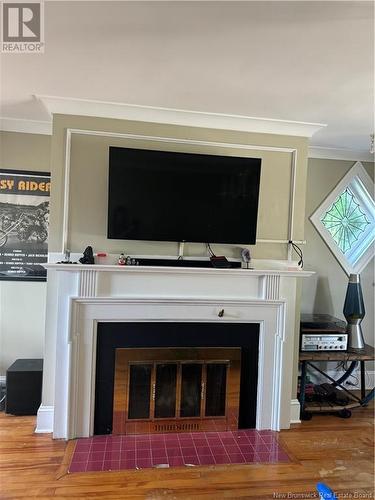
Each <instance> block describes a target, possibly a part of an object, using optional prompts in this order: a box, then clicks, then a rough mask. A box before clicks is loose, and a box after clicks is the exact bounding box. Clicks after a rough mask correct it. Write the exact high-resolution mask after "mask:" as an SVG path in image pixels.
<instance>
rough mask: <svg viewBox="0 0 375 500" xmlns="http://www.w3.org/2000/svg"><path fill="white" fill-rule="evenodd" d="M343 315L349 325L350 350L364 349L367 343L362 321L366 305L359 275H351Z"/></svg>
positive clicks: (347, 329)
mask: <svg viewBox="0 0 375 500" xmlns="http://www.w3.org/2000/svg"><path fill="white" fill-rule="evenodd" d="M343 313H344V316H345V318H346V321H347V323H348V325H347V327H346V331H347V333H348V348H349V349H355V350H361V349H364V348H365V342H364V340H363V334H362V328H361V321H362V320H363V318H364V316H365V305H364V303H363V296H362V288H361V282H360V278H359V274H351V275H350V276H349V283H348V288H347V290H346V297H345V303H344V309H343Z"/></svg>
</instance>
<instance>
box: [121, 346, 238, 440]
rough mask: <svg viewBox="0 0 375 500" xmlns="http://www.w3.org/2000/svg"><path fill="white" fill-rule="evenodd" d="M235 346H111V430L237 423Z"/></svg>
mask: <svg viewBox="0 0 375 500" xmlns="http://www.w3.org/2000/svg"><path fill="white" fill-rule="evenodd" d="M240 372H241V349H240V348H216V347H215V348H178V349H176V348H161V349H159V348H151V349H116V360H115V385H114V398H113V422H112V433H113V434H139V433H140V434H142V433H155V432H156V433H157V432H176V431H179V432H183V431H186V432H191V431H200V430H202V431H203V430H204V431H207V430H233V429H237V428H238V411H239V397H240Z"/></svg>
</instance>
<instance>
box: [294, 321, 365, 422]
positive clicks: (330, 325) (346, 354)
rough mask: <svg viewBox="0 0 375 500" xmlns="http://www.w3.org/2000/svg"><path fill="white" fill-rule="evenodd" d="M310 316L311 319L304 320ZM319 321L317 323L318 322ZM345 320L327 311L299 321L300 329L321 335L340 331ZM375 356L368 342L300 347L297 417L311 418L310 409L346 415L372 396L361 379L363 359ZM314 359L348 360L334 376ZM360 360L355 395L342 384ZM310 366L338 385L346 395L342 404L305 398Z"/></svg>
mask: <svg viewBox="0 0 375 500" xmlns="http://www.w3.org/2000/svg"><path fill="white" fill-rule="evenodd" d="M308 319H310V320H311V321H308ZM319 321H320V323H319ZM344 325H345V323H344V322H342V321H341V320H339V319H337V318H334V317H332V316H328V315H313V316H308V317H307V316H303V317H302V321H301V333H311V332H314V333H318V334H322V335H324V333H328V332H329V331H330V332H332V331H337V332H339V333H340V332H341V333H343V332H344V331H345V330H344ZM374 359H375V350H374V348H373V347H372V346H369V345H367V344H366V346H365V348H364V349H363V350H361V351H354V350H348V351H314V352H312V351H300V353H299V361H300V363H301V383H300V394H299V402H300V405H301V419H302V420H307V419H309V418H311V414H312V413H322V412H335V411H337V412H339V415H340V416H342V417H344V418H345V417H346V418H348V417H350V416H351V409H352V408H356V407H359V406H364V405H366V404H367V403H368V402H369V401H371V399H373V397H374V389H372V390H370V391H369V392H368V393H366V381H365V362H366V361H373V360H374ZM318 361H345V362H351V363H350V366H349V368H348V370H347V371H346V372H345V373H344V374H343V375H342V376H341V377H339V378H337V379H336V380H335V379H334V378H332V377H331V376H330V375H328V374H327V373H326V372H324V371H323V370H321V369H320V368H319V367H317V366H316V365H315V364H313V362H318ZM358 363H359V364H360V381H361V397H358V396H357V394H355V393H354V392H353V391H350V390H348V389H347V387H344V386H343V385H342V384H343V383H344V382H345V380H346V379H347V378H349V377H350V375H351V374H352V372H353V371H354V369H355V368H356V367H357V366H358ZM308 368H310V369H313V370H315V371H317V372H318V373H320V374H321V375H323V376H324V377H325V378H326V379H327V380H329V381H330V382H331V384H332V386H333V387H340V388H341V389H342V390H343V391H345V393H346V394H347V395H348V396H349V398H350V401H349V403H348V404H346V405H345V406H339V405H337V404H335V403H333V402H332V403H331V402H329V401H324V402H318V401H314V402H306V376H307V369H308Z"/></svg>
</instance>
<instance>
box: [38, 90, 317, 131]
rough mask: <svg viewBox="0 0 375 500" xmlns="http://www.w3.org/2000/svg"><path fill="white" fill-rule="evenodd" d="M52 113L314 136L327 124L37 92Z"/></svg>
mask: <svg viewBox="0 0 375 500" xmlns="http://www.w3.org/2000/svg"><path fill="white" fill-rule="evenodd" d="M34 97H35V98H36V99H38V100H40V101H41V102H42V103H43V105H44V107H45V108H46V110H47V111H48V112H49V114H50V115H51V116H52V115H54V114H63V115H78V116H92V117H98V118H113V119H118V120H134V121H143V122H152V123H163V124H169V125H181V126H190V127H203V128H214V129H223V130H238V131H243V132H254V133H260V134H277V135H289V136H299V137H311V136H312V135H313V134H315V132H317V131H318V130H320V129H321V128H322V127H325V126H326V125H324V124H321V123H306V122H297V121H288V120H277V119H272V118H257V117H253V116H242V115H229V114H222V113H206V112H203V111H189V110H186V109H172V108H161V107H152V106H141V105H134V104H125V103H118V102H107V101H95V100H89V99H77V98H66V97H56V96H44V95H35V96H34Z"/></svg>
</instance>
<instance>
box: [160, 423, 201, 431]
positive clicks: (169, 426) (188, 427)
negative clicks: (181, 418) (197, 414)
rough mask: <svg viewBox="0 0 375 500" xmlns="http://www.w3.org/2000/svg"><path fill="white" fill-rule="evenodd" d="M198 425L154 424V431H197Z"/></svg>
mask: <svg viewBox="0 0 375 500" xmlns="http://www.w3.org/2000/svg"><path fill="white" fill-rule="evenodd" d="M199 429H200V425H199V424H198V423H196V424H181V423H175V424H156V425H155V426H154V432H175V431H199Z"/></svg>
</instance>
